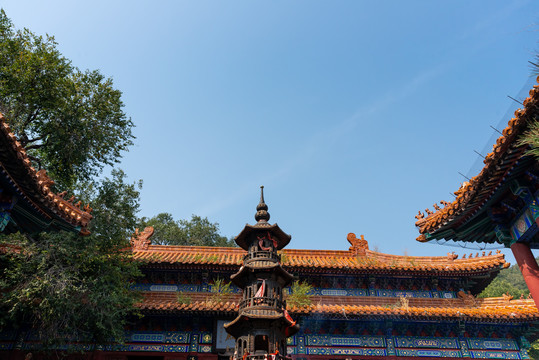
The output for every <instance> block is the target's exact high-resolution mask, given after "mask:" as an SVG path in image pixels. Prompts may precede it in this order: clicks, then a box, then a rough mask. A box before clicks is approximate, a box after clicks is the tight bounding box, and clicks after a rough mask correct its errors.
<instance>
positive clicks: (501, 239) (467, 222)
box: [416, 77, 539, 308]
mask: <svg viewBox="0 0 539 360" xmlns="http://www.w3.org/2000/svg"><path fill="white" fill-rule="evenodd" d="M538 81H539V77H538ZM522 105H523V108H522V109H518V110H517V111H515V114H514V117H513V118H512V119H511V120H509V123H508V125H507V127H506V128H505V129H504V130H503V132H502V133H501V136H500V137H499V138H498V139H497V140H496V143H495V144H494V145H493V147H492V152H490V153H489V154H488V155H487V156H486V157H485V159H484V161H483V162H484V167H483V168H482V170H481V171H480V173H479V174H478V175H476V176H474V177H473V178H472V179H470V181H469V182H465V183H464V184H462V186H461V187H460V189H458V190H457V191H456V192H455V195H456V198H455V200H454V201H453V202H445V201H442V202H441V205H442V206H441V207H440V206H438V205H437V204H434V206H435V211H434V212H433V211H430V210H429V209H427V210H426V213H427V216H426V217H425V215H424V214H422V213H421V212H419V214H418V215H417V216H416V218H417V219H418V221H417V222H416V226H417V227H418V229H419V232H420V234H421V235H420V236H419V237H418V238H417V240H418V241H421V242H427V241H431V240H438V239H445V240H454V241H464V242H470V243H497V244H502V245H503V246H505V247H507V248H511V250H512V252H513V254H514V256H515V259H516V261H517V263H518V266H519V268H520V270H521V271H522V275H523V276H524V280H525V281H526V284H527V286H528V288H529V290H530V293H531V295H532V297H533V299H534V300H535V303H536V305H537V306H538V308H539V267H538V266H537V262H536V261H535V258H534V256H533V254H532V252H531V250H530V249H538V248H539V238H538V232H539V227H538V224H539V205H538V201H539V200H538V199H539V163H538V161H537V157H536V156H535V155H532V154H530V153H529V150H530V149H531V147H530V146H529V145H528V144H524V143H521V142H520V141H519V140H520V139H521V138H522V135H523V134H525V133H526V132H527V131H529V130H530V129H531V127H532V126H533V125H534V124H536V123H537V121H538V119H539V85H535V86H534V87H533V88H532V89H531V90H530V92H529V97H528V98H526V99H525V100H524V101H523V103H522Z"/></svg>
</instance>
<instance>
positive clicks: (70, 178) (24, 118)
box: [0, 10, 140, 345]
mask: <svg viewBox="0 0 539 360" xmlns="http://www.w3.org/2000/svg"><path fill="white" fill-rule="evenodd" d="M0 112H2V113H3V115H4V116H5V117H6V119H7V121H8V122H9V124H10V126H11V128H12V129H13V131H14V132H15V133H16V135H17V136H18V138H19V140H20V142H21V143H22V144H23V145H24V146H25V147H26V149H27V152H28V154H29V156H30V157H31V159H32V160H33V161H34V165H35V166H36V167H41V166H43V167H44V168H46V169H47V170H48V172H49V175H50V176H51V178H52V179H53V180H55V181H56V190H57V191H62V190H68V191H69V192H70V193H74V194H75V195H76V197H77V198H78V199H80V200H82V201H83V202H84V203H86V202H89V203H90V205H91V206H92V207H93V208H94V211H93V213H92V215H93V216H94V218H93V220H92V222H91V224H90V231H91V235H89V236H87V237H79V236H77V235H74V234H71V233H67V232H61V233H43V234H37V235H32V236H28V235H21V234H14V235H10V236H1V237H0V243H1V244H4V245H8V246H9V249H10V250H9V251H0V294H2V295H1V296H0V330H1V329H2V328H14V329H18V330H21V331H24V330H26V329H28V328H32V329H34V330H35V331H38V333H39V336H40V339H41V341H42V343H43V344H45V345H54V344H57V343H65V337H66V335H69V337H70V338H71V339H73V338H77V339H87V340H90V341H92V342H95V343H104V342H108V341H110V340H111V339H115V340H117V341H121V340H123V325H124V322H125V321H126V315H127V314H128V313H129V312H131V311H133V310H134V307H133V304H134V303H135V302H136V301H137V294H136V293H135V292H133V291H130V290H129V287H130V283H131V282H132V281H133V279H134V277H135V276H137V275H138V274H139V272H138V267H137V263H136V262H134V261H133V260H132V258H131V256H130V253H129V252H126V251H125V249H126V248H127V247H128V246H129V243H128V240H129V238H130V236H131V234H132V233H133V232H134V229H135V226H136V224H137V221H138V220H137V216H136V214H137V211H138V208H139V189H140V187H139V186H140V184H134V183H133V184H131V183H128V182H127V181H126V176H125V174H124V173H123V172H122V171H120V170H113V171H112V173H111V176H110V178H104V179H101V180H99V179H97V178H96V175H100V174H101V172H102V169H103V167H104V166H106V165H114V164H116V163H117V162H118V161H119V159H120V157H121V152H122V151H124V150H127V148H128V146H129V145H131V143H132V140H133V135H132V132H131V129H132V127H133V123H132V122H131V120H130V119H128V118H127V117H126V115H125V113H124V112H123V104H122V101H121V92H120V91H118V90H116V89H114V88H113V84H112V80H111V79H108V78H105V77H104V76H103V75H101V74H100V73H99V72H98V71H89V70H86V71H81V70H79V69H78V68H76V67H74V66H73V65H72V64H71V61H69V60H68V59H66V58H65V57H63V56H62V55H61V53H60V52H59V51H58V49H57V44H56V42H55V41H54V38H52V37H50V36H45V37H42V36H37V35H35V34H33V33H32V32H31V31H29V30H27V29H24V30H16V29H15V28H14V26H13V24H12V22H11V21H10V20H9V18H8V17H7V16H6V14H5V12H4V11H3V10H0ZM4 247H5V246H4ZM0 248H2V247H1V246H0Z"/></svg>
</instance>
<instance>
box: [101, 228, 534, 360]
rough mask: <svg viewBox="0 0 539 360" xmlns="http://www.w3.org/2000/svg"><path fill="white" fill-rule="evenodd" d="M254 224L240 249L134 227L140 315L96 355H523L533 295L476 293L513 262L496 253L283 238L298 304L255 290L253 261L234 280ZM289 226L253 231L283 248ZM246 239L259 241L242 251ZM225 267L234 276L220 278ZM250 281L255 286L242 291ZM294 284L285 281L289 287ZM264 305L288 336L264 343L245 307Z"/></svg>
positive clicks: (216, 359) (117, 358) (203, 359)
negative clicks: (160, 241) (426, 252)
mask: <svg viewBox="0 0 539 360" xmlns="http://www.w3.org/2000/svg"><path fill="white" fill-rule="evenodd" d="M258 223H259V222H257V224H258ZM256 226H257V225H254V226H251V225H247V227H246V229H247V230H245V229H244V231H243V232H242V233H241V234H240V235H239V236H238V237H237V238H236V241H237V243H238V244H240V245H241V246H242V247H239V248H215V247H196V246H165V245H152V244H151V234H152V231H153V230H152V229H151V228H147V229H145V230H144V231H143V232H141V233H140V234H138V236H137V237H136V238H134V239H133V242H132V245H133V250H132V251H133V256H134V258H135V259H136V260H137V261H139V262H141V265H142V269H143V272H144V274H145V277H144V279H142V281H140V282H139V283H137V284H136V285H134V289H136V290H139V291H141V292H142V294H143V300H142V301H141V303H140V304H139V307H140V310H141V312H142V313H143V314H144V315H145V316H144V317H143V318H142V319H132V325H131V326H130V327H129V328H128V329H126V342H125V344H121V345H119V344H117V345H113V344H111V345H109V346H105V347H103V348H102V349H100V351H99V353H98V354H93V356H94V357H93V358H94V359H106V360H135V359H155V360H157V359H167V360H172V359H178V360H180V359H181V360H229V359H230V358H236V359H239V358H242V359H247V358H250V357H254V358H258V357H257V356H256V355H257V352H256V351H257V350H263V351H262V354H263V355H264V356H263V357H262V358H264V359H266V358H268V359H270V360H271V359H272V355H274V354H275V352H276V351H275V349H278V348H280V349H283V348H286V349H287V356H288V357H291V358H292V359H294V360H306V359H313V360H326V359H327V360H330V359H342V360H347V359H353V360H360V359H410V358H425V359H434V358H441V357H443V358H450V359H451V358H454V359H456V358H483V359H492V358H496V359H527V358H528V356H527V348H528V347H529V343H530V341H532V340H535V339H536V338H537V336H538V334H537V330H536V327H535V325H536V324H537V321H538V320H539V312H538V311H537V309H536V308H535V306H534V303H533V300H528V299H512V298H511V297H508V296H507V297H500V298H488V299H481V298H477V297H476V295H477V294H478V293H479V292H481V291H482V290H483V289H484V288H485V287H486V286H487V285H488V284H489V282H490V281H491V280H492V279H493V278H494V277H495V276H496V274H498V272H499V271H500V270H501V269H503V268H506V267H508V265H509V264H508V263H507V262H505V260H504V256H503V254H501V253H499V252H496V253H488V254H487V253H481V254H479V253H477V254H475V255H469V256H463V257H462V258H459V257H458V256H457V255H455V254H452V253H448V254H447V255H446V256H438V257H415V256H399V255H388V254H383V253H379V252H376V251H372V250H370V249H369V246H368V243H367V241H366V240H365V239H364V237H363V236H360V237H359V238H357V237H356V235H355V234H353V233H350V234H348V236H347V240H348V241H349V243H350V248H349V250H347V251H339V250H334V251H327V250H294V249H282V250H279V251H278V252H277V253H276V256H277V258H276V259H273V260H274V261H273V260H272V264H271V266H270V267H272V268H273V269H274V270H275V269H277V268H279V269H280V270H277V271H278V273H280V274H281V275H280V276H281V277H282V278H283V279H286V278H288V276H287V275H285V274H287V273H288V274H291V275H293V277H294V279H296V280H300V281H302V282H306V283H308V284H309V285H310V286H312V288H311V289H310V294H309V295H308V296H307V297H306V299H304V300H307V301H308V303H309V304H304V305H301V306H299V305H295V304H292V303H289V304H286V302H288V300H290V299H291V295H285V296H284V297H282V298H281V297H280V295H281V294H280V293H279V292H278V291H277V292H276V293H275V296H273V295H272V296H270V297H269V298H268V295H267V294H268V293H267V292H265V293H264V292H259V289H260V285H261V282H262V281H263V280H264V278H263V276H261V275H260V273H259V272H258V271H257V270H253V269H250V270H249V271H254V272H253V273H252V274H256V276H255V277H256V278H257V279H258V276H261V277H260V281H258V280H257V282H256V283H255V282H250V281H245V280H240V278H241V279H246V278H251V279H254V277H251V276H249V277H245V278H244V276H245V275H243V274H244V272H245V270H244V269H245V264H247V263H248V262H249V261H251V260H254V261H258V260H257V256H258V255H254V254H256V253H257V252H258V246H260V244H258V245H257V244H256V242H253V241H247V239H249V238H251V239H252V237H251V236H250V235H249V232H254V231H256V230H257V228H256ZM272 226H275V227H276V224H275V225H272ZM277 229H278V227H276V228H274V232H276V233H279V232H280V230H277ZM285 236H286V234H284V233H282V234H280V235H275V238H276V239H279V240H278V241H276V242H275V243H274V244H273V245H271V244H270V243H271V242H272V241H271V240H270V238H273V237H274V235H272V234H271V233H270V234H269V235H268V236H266V237H260V238H261V241H262V247H266V248H273V249H280V248H282V247H283V246H284V245H283V243H284V244H285V243H287V238H286V237H285ZM285 245H286V244H285ZM253 247H256V250H257V251H255V252H252V251H250V252H248V253H247V254H246V253H245V248H247V249H249V248H251V249H253ZM268 251H269V250H268ZM267 257H268V254H266V256H265V258H264V259H262V260H263V261H267V259H266V258H267ZM279 263H280V264H279ZM281 264H282V267H281ZM266 266H267V265H262V266H261V267H259V268H264V267H266ZM255 267H256V266H255ZM273 276H274V275H270V274H266V275H265V279H270V278H273V279H276V277H273ZM231 277H232V284H227V285H225V286H224V285H223V284H224V282H226V281H228V280H227V279H229V278H231ZM286 282H287V281H281V283H280V284H285V283H286ZM246 284H250V285H248V286H246ZM236 285H239V286H236ZM249 286H252V287H251V289H250V292H248V293H247V294H246V293H245V292H244V291H242V290H244V289H246V288H248V287H249ZM272 286H273V287H278V286H279V285H278V282H275V283H273V285H272ZM292 288H294V287H293V286H292V287H290V286H286V287H284V288H283V289H282V290H283V292H284V293H285V294H288V293H290V292H291V289H292ZM266 291H267V288H266ZM253 293H254V294H255V295H254V296H253ZM281 299H282V300H281ZM277 300H278V301H284V304H283V309H285V308H286V306H288V311H289V312H290V314H288V315H287V316H288V317H289V319H287V318H284V317H283V314H284V311H282V312H281V311H279V310H278V308H276V307H275V306H273V305H274V304H275V303H276V301H277ZM246 302H249V304H251V303H252V305H253V308H250V307H249V306H248V305H247V304H246ZM265 305H268V306H267V307H266V309H265V311H266V312H265V314H264V313H262V315H261V316H260V319H261V321H262V322H264V321H267V320H268V318H272V319H275V321H277V322H276V324H280V325H278V326H277V327H276V328H277V329H278V331H282V328H283V325H284V326H285V327H288V326H293V331H291V332H290V333H288V334H285V335H286V336H288V335H291V336H288V337H287V338H286V346H283V345H282V344H279V342H277V344H276V345H275V346H276V347H274V348H272V349H270V347H269V345H268V343H267V342H266V340H263V339H264V338H263V336H264V335H267V334H264V333H263V331H262V330H261V329H260V328H259V327H258V325H252V326H251V324H250V320H249V319H253V318H255V317H256V316H257V315H260V313H259V312H257V313H253V312H251V313H244V312H242V311H245V310H250V309H256V310H258V311H260V310H262V309H263V308H264V306H265ZM238 311H239V315H238ZM279 319H280V320H279ZM287 321H288V322H287ZM238 323H241V324H243V325H241V326H240V325H238V326H236V325H234V324H238ZM292 324H293V325H292ZM296 324H299V325H300V327H299V328H298V327H296ZM249 326H251V327H250V329H251V330H252V329H254V330H255V334H254V337H253V340H254V342H253V343H249V342H248V341H246V342H243V341H244V340H247V338H245V337H244V336H245V335H244V334H246V332H244V331H245V329H248V328H249ZM257 329H258V330H257ZM227 331H229V332H230V333H227ZM296 331H297V332H296ZM231 334H232V336H231ZM257 335H259V336H260V338H259V339H258V340H259V342H258V343H256V342H257V340H256V336H257ZM279 336H282V335H279ZM273 340H275V338H274V339H273ZM238 341H239V342H240V345H239V346H240V351H239V352H238V351H237V346H238ZM235 348H236V351H234V349H235ZM246 349H247V350H246ZM258 354H260V353H258Z"/></svg>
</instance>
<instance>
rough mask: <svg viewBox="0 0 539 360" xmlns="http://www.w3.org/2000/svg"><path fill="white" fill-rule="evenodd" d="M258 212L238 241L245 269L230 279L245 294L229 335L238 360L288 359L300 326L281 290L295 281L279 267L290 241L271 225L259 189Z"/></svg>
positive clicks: (261, 192)
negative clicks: (289, 341)
mask: <svg viewBox="0 0 539 360" xmlns="http://www.w3.org/2000/svg"><path fill="white" fill-rule="evenodd" d="M260 188H261V191H260V203H259V204H258V206H257V207H256V214H255V220H256V224H255V225H249V224H247V225H245V228H244V229H243V230H242V232H241V233H240V234H239V235H238V236H236V238H235V241H236V243H237V244H238V246H240V247H241V248H242V249H244V250H246V251H247V255H245V257H244V258H243V265H242V266H241V267H240V269H239V271H238V272H237V273H236V274H234V275H232V276H231V277H230V279H231V280H232V282H233V283H234V284H235V285H236V286H238V287H239V288H241V289H242V290H243V297H242V300H241V302H240V304H239V309H238V316H237V317H236V318H235V319H234V320H233V321H232V322H230V323H228V324H225V330H226V331H227V332H228V333H229V334H230V335H232V336H233V337H234V338H235V339H236V346H235V351H234V360H236V359H243V360H245V359H268V358H269V359H275V360H276V359H288V358H287V356H286V355H287V351H286V338H287V337H289V336H291V335H294V334H295V333H296V332H297V331H298V330H299V326H298V325H297V324H296V322H295V321H293V320H292V318H291V317H290V315H289V314H288V312H287V311H286V302H285V301H283V288H284V287H286V286H288V285H289V284H290V282H291V281H292V279H293V276H292V275H291V274H290V273H288V272H287V271H286V270H284V269H283V268H282V266H281V257H280V256H279V254H277V251H278V250H281V249H282V248H284V247H285V246H286V245H288V243H289V242H290V239H291V236H290V235H287V234H285V233H284V232H283V231H282V230H281V229H280V228H279V226H278V225H277V224H273V225H271V224H269V223H268V220H269V218H270V215H269V213H268V206H267V205H266V204H265V203H264V187H263V186H261V187H260Z"/></svg>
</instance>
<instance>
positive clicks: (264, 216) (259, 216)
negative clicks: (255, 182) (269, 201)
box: [255, 185, 270, 223]
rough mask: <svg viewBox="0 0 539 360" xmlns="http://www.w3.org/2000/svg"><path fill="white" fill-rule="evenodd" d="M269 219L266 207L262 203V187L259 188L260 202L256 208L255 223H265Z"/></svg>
mask: <svg viewBox="0 0 539 360" xmlns="http://www.w3.org/2000/svg"><path fill="white" fill-rule="evenodd" d="M269 219H270V214H269V212H268V205H266V203H265V202H264V185H261V186H260V202H259V203H258V205H257V206H256V214H255V220H256V222H257V223H267V222H268V220H269Z"/></svg>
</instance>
